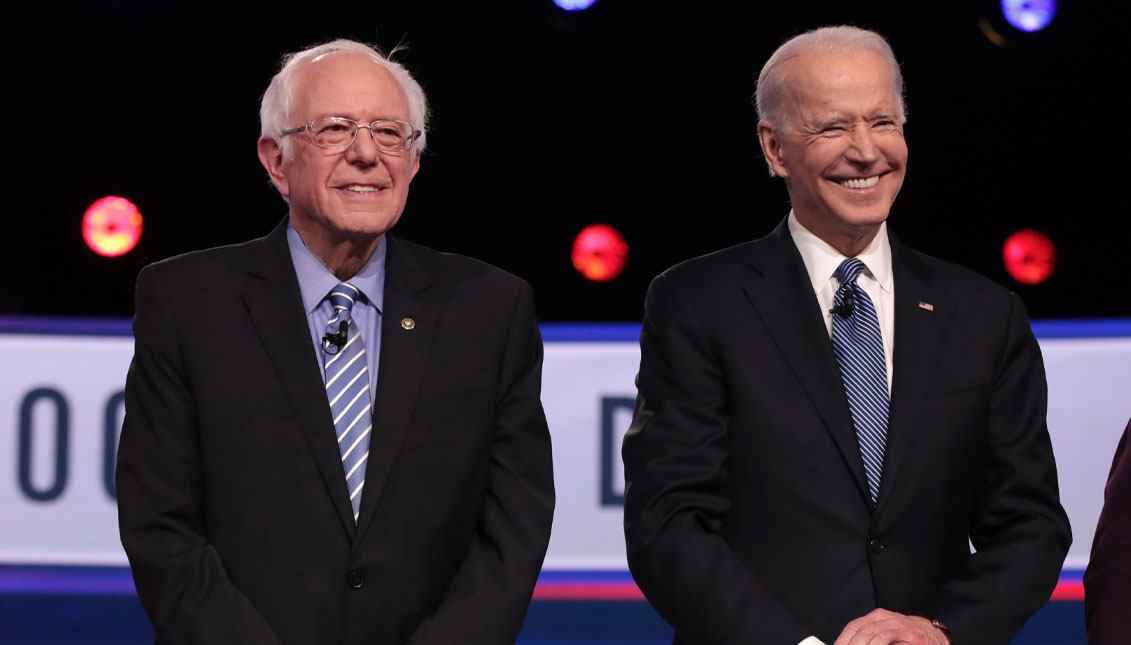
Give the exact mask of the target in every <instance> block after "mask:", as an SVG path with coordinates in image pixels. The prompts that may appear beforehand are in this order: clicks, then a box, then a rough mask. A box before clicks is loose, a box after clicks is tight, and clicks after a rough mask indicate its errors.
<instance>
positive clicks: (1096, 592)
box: [1084, 421, 1131, 645]
mask: <svg viewBox="0 0 1131 645" xmlns="http://www.w3.org/2000/svg"><path fill="white" fill-rule="evenodd" d="M1129 441H1131V421H1129V422H1128V423H1127V428H1125V429H1124V430H1123V437H1122V438H1120V440H1119V445H1118V446H1117V447H1116V449H1115V458H1114V459H1112V462H1111V473H1110V474H1109V475H1108V479H1107V487H1106V488H1105V489H1104V506H1103V510H1102V511H1101V512H1100V519H1099V522H1098V523H1097V525H1096V535H1095V538H1094V539H1093V540H1092V556H1091V558H1090V559H1089V560H1088V569H1087V570H1086V571H1085V572H1084V592H1085V593H1084V618H1085V621H1086V623H1087V626H1088V643H1089V644H1090V645H1117V644H1119V643H1126V642H1127V639H1128V638H1131V611H1129V610H1131V447H1128V442H1129Z"/></svg>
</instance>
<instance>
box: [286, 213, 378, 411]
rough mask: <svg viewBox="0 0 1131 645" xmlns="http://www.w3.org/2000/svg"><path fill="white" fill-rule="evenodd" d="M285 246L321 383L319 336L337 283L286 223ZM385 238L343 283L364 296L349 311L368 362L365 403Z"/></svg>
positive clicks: (373, 382)
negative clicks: (359, 267)
mask: <svg viewBox="0 0 1131 645" xmlns="http://www.w3.org/2000/svg"><path fill="white" fill-rule="evenodd" d="M287 246H289V247H290V250H291V262H293V263H294V267H295V273H296V274H298V289H299V292H300V293H301V294H302V304H303V309H304V310H305V311H306V322H307V323H308V324H309V326H310V339H311V341H312V342H313V343H314V353H315V355H316V356H318V370H319V371H320V372H321V374H322V381H323V382H325V381H326V366H325V356H324V355H323V352H322V337H323V336H325V335H326V323H327V322H328V321H329V320H330V316H331V315H332V314H333V307H332V306H331V305H330V300H329V298H327V296H329V295H330V291H331V290H332V289H333V288H334V287H336V286H338V284H339V283H341V280H339V279H338V278H337V277H335V276H334V274H333V273H330V270H329V269H327V268H326V267H325V266H323V265H322V263H321V262H320V261H319V260H318V258H316V257H314V254H313V253H311V252H310V250H309V249H307V248H306V244H305V243H303V241H302V237H301V236H299V234H298V231H296V230H295V228H294V226H291V224H290V222H287ZM385 248H386V244H385V238H384V237H382V238H381V241H380V242H379V243H378V244H377V248H376V249H374V250H373V255H371V256H369V261H368V262H366V263H365V266H363V267H361V270H360V271H358V272H357V274H356V275H354V276H353V277H352V278H350V279H349V280H347V281H346V282H349V283H350V284H352V285H353V286H355V287H357V289H358V290H359V291H361V293H362V295H363V296H365V297H364V298H363V299H361V301H360V302H357V303H355V304H354V306H353V309H352V311H351V312H350V314H351V316H352V317H353V320H354V321H355V322H356V323H357V328H358V330H359V331H360V332H361V341H362V342H363V343H365V357H366V359H368V361H369V400H370V401H374V400H376V393H377V365H378V362H379V361H378V359H379V357H380V356H381V310H382V308H383V307H384V302H385Z"/></svg>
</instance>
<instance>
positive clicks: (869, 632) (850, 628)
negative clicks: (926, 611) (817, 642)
mask: <svg viewBox="0 0 1131 645" xmlns="http://www.w3.org/2000/svg"><path fill="white" fill-rule="evenodd" d="M894 643H908V644H910V645H950V638H949V637H948V636H947V635H946V632H944V631H943V630H941V629H939V628H938V627H935V626H934V625H932V624H931V621H929V620H927V619H926V618H923V617H922V616H905V615H904V614H898V613H896V612H894V611H888V610H886V609H874V610H872V611H871V612H869V613H868V614H867V615H866V616H861V617H860V618H857V619H856V620H854V621H852V622H850V623H848V624H847V625H845V626H844V631H842V632H841V633H840V636H837V639H836V642H835V643H833V645H893V644H894Z"/></svg>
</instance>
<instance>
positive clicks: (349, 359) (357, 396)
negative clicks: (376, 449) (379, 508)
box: [322, 282, 373, 523]
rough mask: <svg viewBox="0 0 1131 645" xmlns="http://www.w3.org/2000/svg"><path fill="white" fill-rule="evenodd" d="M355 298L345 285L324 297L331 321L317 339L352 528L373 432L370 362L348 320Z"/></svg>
mask: <svg viewBox="0 0 1131 645" xmlns="http://www.w3.org/2000/svg"><path fill="white" fill-rule="evenodd" d="M360 296H361V292H360V291H359V290H358V289H357V287H354V286H353V285H352V284H349V283H348V282H343V283H342V284H339V285H338V286H336V287H334V289H333V291H331V292H330V296H329V298H330V304H331V305H333V307H334V315H333V316H331V317H330V320H329V321H328V322H327V324H326V337H325V338H323V339H322V356H323V361H325V365H326V397H327V398H328V399H329V400H330V412H331V413H333V416H334V428H335V430H336V431H337V435H338V450H339V452H341V455H342V469H343V470H344V472H345V474H346V484H347V486H348V487H349V493H350V504H351V505H352V506H353V521H354V522H355V523H356V522H357V516H358V509H360V508H361V489H362V488H363V487H364V486H365V464H366V462H367V461H369V433H370V431H371V430H372V429H373V425H372V416H373V414H372V403H371V401H370V400H369V359H368V358H366V356H365V343H363V342H362V340H361V332H359V331H358V329H357V323H356V322H354V321H353V318H352V316H351V315H350V312H352V311H353V305H354V302H355V301H356V300H357V299H358V298H359V297H360ZM334 338H337V339H341V340H339V343H344V344H340V345H339V344H335V343H334V342H333V341H332V340H331V339H334Z"/></svg>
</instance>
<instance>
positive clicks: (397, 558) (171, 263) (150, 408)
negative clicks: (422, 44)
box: [117, 41, 554, 644]
mask: <svg viewBox="0 0 1131 645" xmlns="http://www.w3.org/2000/svg"><path fill="white" fill-rule="evenodd" d="M426 114H427V108H426V104H425V99H424V93H423V91H422V90H421V88H420V86H419V84H418V83H417V82H416V81H415V80H414V79H413V78H412V77H411V76H410V75H409V74H408V72H407V71H406V70H405V69H404V68H403V67H402V66H401V65H399V64H397V63H395V62H392V61H390V60H389V59H388V58H386V57H385V56H383V55H381V54H380V53H378V52H377V51H375V50H373V49H372V48H369V47H367V46H365V45H362V44H359V43H355V42H351V41H334V42H331V43H328V44H325V45H320V46H318V47H314V48H311V49H308V50H305V51H302V52H299V53H297V54H294V55H292V56H290V57H288V58H287V60H286V61H285V63H284V65H283V67H282V69H281V70H280V72H279V73H278V74H277V75H276V77H275V78H274V79H273V80H272V82H271V85H270V87H269V88H268V89H267V92H266V93H265V95H264V97H263V104H262V109H261V121H262V137H261V138H260V140H259V158H260V160H261V161H262V163H263V166H264V167H265V168H266V170H267V172H268V174H269V175H270V178H271V181H272V182H273V183H274V185H275V186H276V187H277V188H278V190H279V192H280V193H281V194H282V196H283V197H284V198H285V199H286V200H287V201H288V204H289V216H288V217H287V219H286V220H285V221H284V222H283V223H281V224H280V225H279V226H277V227H276V228H275V230H274V231H273V232H271V233H270V234H269V235H268V236H266V237H264V238H261V239H258V240H253V241H251V242H248V243H246V244H241V245H238V246H230V247H224V248H218V249H211V250H208V251H202V252H199V253H193V254H189V255H186V256H182V257H178V258H174V259H171V260H167V261H164V262H159V263H157V264H154V265H151V266H149V267H146V268H145V269H144V270H143V271H142V272H141V275H140V276H139V277H138V288H137V314H136V317H135V319H134V335H135V341H136V345H135V354H134V361H133V364H132V366H131V368H130V373H129V377H128V380H127V385H126V419H125V424H124V427H123V430H122V435H121V442H120V448H119V456H118V476H117V482H118V489H117V490H118V502H119V517H120V525H121V534H122V543H123V545H124V546H125V549H126V553H127V555H128V556H129V559H130V565H131V567H132V569H133V574H134V580H135V582H136V584H137V589H138V595H139V596H140V598H141V602H142V605H143V607H144V608H145V610H146V612H147V614H148V615H149V617H150V619H151V621H152V622H153V625H154V627H155V628H156V632H157V639H158V641H159V642H161V643H209V644H215V643H296V644H298V643H303V644H310V643H357V644H361V643H367V644H369V643H388V644H393V643H398V644H399V643H461V644H462V643H499V644H502V643H513V642H514V639H515V637H516V635H517V633H518V631H519V628H520V627H521V624H522V620H523V617H524V616H525V612H526V608H527V606H528V604H529V602H530V597H531V593H532V591H533V588H534V583H535V579H536V577H537V574H538V571H539V569H540V566H541V563H542V558H543V556H544V554H545V550H546V545H547V542H548V540H549V533H550V522H551V516H552V512H553V505H554V493H553V477H552V467H551V459H550V440H549V434H548V431H547V428H546V421H545V417H544V415H543V412H542V406H541V403H540V400H539V391H540V381H541V366H542V343H541V338H540V336H539V333H538V328H537V324H536V321H535V318H534V309H533V303H532V297H531V293H530V289H529V287H528V285H527V284H526V283H525V282H523V281H522V280H520V279H518V278H515V277H514V276H511V275H508V274H506V273H504V272H502V271H499V270H498V269H495V268H492V267H490V266H488V265H486V264H483V263H481V262H477V261H474V260H471V259H468V258H464V257H460V256H455V255H447V254H441V253H437V252H434V251H430V250H428V249H425V248H422V247H419V246H416V245H413V244H410V243H408V242H403V241H400V240H396V239H393V238H392V237H391V236H389V235H388V232H389V229H391V228H392V227H393V225H394V224H396V222H397V220H398V219H399V218H400V216H401V213H402V211H403V210H404V207H405V202H406V199H407V197H408V188H409V184H410V182H411V181H412V178H413V176H414V175H415V174H416V172H417V170H418V169H419V168H420V153H421V150H422V149H423V147H424V139H425V134H424V133H425V125H426V124H425V121H426ZM378 377H379V378H378Z"/></svg>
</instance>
